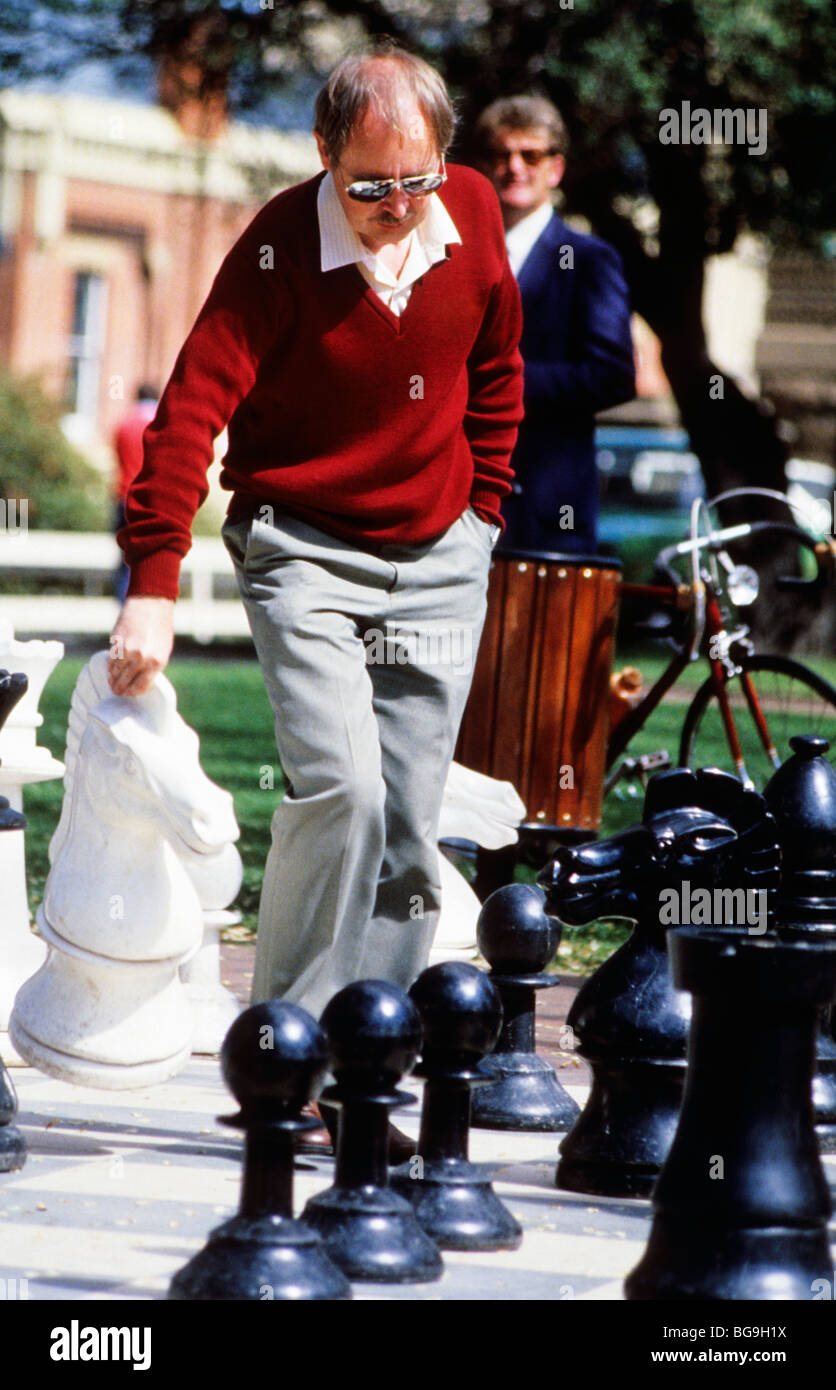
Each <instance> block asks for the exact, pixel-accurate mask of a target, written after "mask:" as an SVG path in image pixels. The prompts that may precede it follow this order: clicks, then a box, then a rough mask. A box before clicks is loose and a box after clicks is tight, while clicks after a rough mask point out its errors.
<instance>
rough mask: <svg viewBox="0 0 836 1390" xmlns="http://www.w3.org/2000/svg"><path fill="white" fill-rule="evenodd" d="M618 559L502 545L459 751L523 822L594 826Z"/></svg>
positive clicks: (587, 834) (581, 829) (583, 834)
mask: <svg viewBox="0 0 836 1390" xmlns="http://www.w3.org/2000/svg"><path fill="white" fill-rule="evenodd" d="M620 584H621V568H620V565H619V563H618V561H617V560H613V559H609V558H606V559H600V558H598V557H590V558H587V557H584V556H579V555H554V554H552V555H540V554H537V553H536V552H533V551H501V552H499V553H497V554H495V555H494V558H493V564H492V567H491V576H490V582H489V586H488V612H487V618H486V621H485V629H484V633H483V635H482V641H481V644H480V647H479V653H478V656H477V659H476V669H475V671H474V676H473V685H472V687H471V691H470V697H469V699H468V703H467V707H466V709H465V713H464V719H463V720H462V726H461V731H460V733H459V741H458V745H457V748H456V759H457V761H458V762H460V763H462V764H463V765H464V766H465V767H472V768H474V769H475V770H476V771H477V772H483V773H486V774H487V775H488V776H490V777H496V778H499V779H500V780H502V781H509V782H512V783H513V784H514V786H515V787H516V789H517V791H518V792H519V794H520V796H521V797H522V799H523V801H524V802H525V805H526V808H527V812H528V814H527V818H526V820H525V822H524V827H525V828H528V829H530V830H535V829H536V830H541V831H545V832H548V831H559V832H561V834H566V832H569V833H570V838H571V837H572V836H571V832H573V831H576V832H578V834H579V837H580V838H583V839H590V838H592V837H594V835H595V834H596V833H597V831H598V828H599V825H600V821H601V806H602V802H603V798H604V771H605V766H606V744H607V736H608V728H609V682H610V672H611V670H612V661H613V647H614V642H615V627H616V620H617V616H618V600H619V593H620Z"/></svg>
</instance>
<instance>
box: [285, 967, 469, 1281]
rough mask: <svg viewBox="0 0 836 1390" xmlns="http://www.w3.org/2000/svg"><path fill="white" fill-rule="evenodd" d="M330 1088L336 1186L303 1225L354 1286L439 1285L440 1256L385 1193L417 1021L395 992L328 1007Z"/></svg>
mask: <svg viewBox="0 0 836 1390" xmlns="http://www.w3.org/2000/svg"><path fill="white" fill-rule="evenodd" d="M322 1026H323V1028H324V1029H325V1031H326V1033H327V1035H328V1041H329V1044H330V1049H331V1055H332V1071H333V1073H334V1077H335V1082H334V1085H333V1086H327V1087H326V1089H325V1090H324V1091H323V1092H322V1098H321V1099H322V1100H323V1101H325V1102H326V1103H327V1104H328V1105H332V1106H335V1107H337V1109H338V1110H339V1112H340V1114H339V1125H338V1132H337V1156H336V1169H335V1174H334V1185H333V1187H329V1188H328V1189H327V1190H326V1191H325V1192H320V1193H318V1194H317V1196H316V1197H312V1198H311V1200H310V1201H309V1202H308V1204H307V1206H306V1207H305V1213H304V1215H305V1220H306V1221H307V1222H308V1223H309V1224H310V1225H312V1226H314V1227H315V1229H316V1230H317V1231H319V1233H320V1235H321V1236H322V1239H323V1241H324V1243H325V1247H326V1249H327V1251H328V1254H329V1255H330V1257H331V1259H332V1260H333V1261H334V1263H335V1264H336V1265H337V1266H338V1267H339V1268H340V1269H341V1270H342V1271H343V1273H344V1274H345V1275H346V1276H347V1277H348V1278H349V1279H352V1280H355V1279H356V1280H363V1281H370V1282H376V1283H390V1284H408V1283H423V1282H426V1281H430V1280H433V1279H439V1278H440V1277H441V1274H442V1272H443V1266H442V1263H441V1256H440V1255H439V1253H438V1248H437V1246H436V1245H434V1244H433V1242H432V1241H431V1240H430V1238H429V1236H428V1235H426V1234H425V1232H424V1231H423V1230H422V1229H421V1227H420V1225H419V1224H418V1220H417V1218H416V1216H415V1213H414V1211H413V1209H412V1206H411V1204H410V1203H409V1202H407V1201H406V1199H405V1198H403V1197H401V1196H399V1195H398V1193H397V1192H394V1191H393V1190H392V1189H391V1187H390V1186H389V1171H388V1145H389V1112H390V1110H392V1109H393V1108H394V1107H395V1106H399V1105H404V1104H410V1103H411V1102H412V1100H413V1097H412V1096H411V1095H409V1093H408V1092H406V1091H399V1090H398V1089H397V1087H398V1082H399V1081H400V1080H401V1077H402V1076H403V1075H404V1073H406V1072H408V1071H409V1070H410V1069H411V1068H412V1067H413V1066H414V1064H415V1059H416V1058H417V1056H418V1050H419V1048H420V1046H421V1019H420V1017H419V1014H418V1010H417V1009H416V1008H415V1005H414V1004H413V1003H412V1001H411V999H410V998H409V996H408V995H407V994H405V993H404V992H403V990H401V989H398V988H397V986H395V985H390V984H387V983H386V982H385V981H383V980H358V981H357V982H356V983H355V984H351V985H346V987H345V989H341V990H340V991H339V993H338V994H335V995H334V998H333V999H332V1000H331V1001H330V1003H329V1004H328V1005H327V1007H326V1009H325V1011H324V1013H323V1015H322Z"/></svg>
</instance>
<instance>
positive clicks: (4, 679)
mask: <svg viewBox="0 0 836 1390" xmlns="http://www.w3.org/2000/svg"><path fill="white" fill-rule="evenodd" d="M28 688H29V677H28V676H27V675H25V674H24V672H23V671H13V672H9V671H0V729H2V727H3V725H4V724H5V722H6V720H7V719H8V717H9V715H10V714H11V712H12V710H13V709H14V707H15V705H16V704H17V703H18V702H19V701H20V700H22V699H23V697H24V695H25V694H26V691H27V690H28Z"/></svg>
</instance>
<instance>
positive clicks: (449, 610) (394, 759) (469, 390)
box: [110, 49, 522, 1014]
mask: <svg viewBox="0 0 836 1390" xmlns="http://www.w3.org/2000/svg"><path fill="white" fill-rule="evenodd" d="M315 133H316V139H317V143H318V146H319V151H320V155H321V159H322V163H323V167H324V170H325V172H324V174H321V175H319V176H318V177H317V178H315V179H312V180H310V181H309V182H307V183H304V184H301V185H298V186H297V187H294V188H291V189H288V190H286V191H285V192H283V193H280V194H279V195H278V196H277V197H276V198H274V199H273V200H272V201H271V202H270V203H268V204H267V206H266V207H265V208H264V209H262V211H261V212H260V213H259V214H258V216H257V217H256V218H255V220H254V221H253V222H252V223H251V225H250V227H249V228H248V229H247V231H245V232H244V234H243V236H242V237H241V238H240V240H239V241H238V243H237V244H236V245H235V246H234V247H233V249H232V251H231V252H230V253H229V255H228V256H227V258H226V260H225V261H224V263H223V265H222V266H221V269H220V271H219V273H218V276H217V278H216V280H215V283H214V285H213V287H212V290H211V293H210V295H209V298H208V299H207V301H206V304H205V305H204V307H203V309H202V310H201V313H200V315H199V317H198V320H197V322H196V324H195V326H194V328H193V329H192V332H191V334H190V335H189V338H188V339H187V341H186V343H185V345H184V347H183V349H182V351H181V353H180V356H179V357H178V360H177V363H176V365H175V368H174V371H173V373H172V376H171V380H170V381H169V383H168V386H167V387H166V390H165V392H164V394H163V397H162V399H161V402H160V406H159V409H158V411H157V415H156V418H155V420H154V422H153V423H152V425H151V426H150V427H149V428H148V430H147V431H146V434H145V459H144V466H143V470H142V473H141V474H140V476H139V478H138V479H137V481H136V483H135V484H134V486H133V488H132V490H131V494H130V497H129V500H128V508H127V516H128V519H127V525H126V527H125V528H124V530H123V531H122V532H121V533H120V540H121V544H122V546H123V549H124V551H125V556H126V559H127V561H128V563H129V565H130V569H131V580H130V586H129V589H128V597H127V599H126V602H125V605H124V608H123V610H122V613H121V616H120V618H119V621H118V623H117V625H116V627H115V629H114V633H113V638H112V639H111V646H112V659H111V663H110V680H111V685H112V688H113V690H114V691H115V692H116V693H117V694H127V695H130V694H135V693H139V692H141V691H143V690H145V689H147V688H148V686H149V685H150V684H151V682H152V681H153V679H154V676H155V674H156V672H157V671H159V670H161V669H162V668H163V666H164V665H165V663H166V661H167V660H168V657H169V655H170V652H171V647H172V640H173V637H172V633H173V627H172V608H173V602H174V599H175V597H176V594H177V577H178V571H179V565H180V560H181V558H182V556H183V555H184V554H185V553H186V551H187V550H188V547H189V544H190V527H191V522H192V519H193V516H194V513H195V511H196V509H197V507H198V506H199V504H200V502H201V501H202V499H203V497H204V496H205V491H206V471H207V466H208V464H209V462H210V460H211V456H212V442H213V440H214V438H215V437H216V435H217V434H219V433H220V431H221V430H222V429H223V427H224V426H225V425H228V430H229V450H228V453H227V455H226V458H225V460H224V471H223V473H222V482H223V483H224V485H225V486H226V487H228V488H229V489H230V490H231V491H232V494H233V496H232V501H231V504H230V509H229V514H228V519H227V522H226V525H225V527H224V537H225V540H226V543H227V545H228V547H229V549H230V552H231V554H232V556H233V559H234V561H235V564H236V570H237V574H238V580H239V586H240V589H241V594H242V597H243V600H244V603H245V605H246V608H247V612H248V617H249V621H250V626H251V629H252V632H253V638H254V641H255V645H256V650H257V653H258V657H259V661H260V664H261V667H262V671H263V673H264V678H265V683H266V686H267V691H268V694H269V696H270V699H271V703H272V705H273V708H274V711H275V715H276V737H277V743H278V748H279V755H280V759H281V763H282V767H283V769H284V772H285V775H286V777H287V780H288V783H289V787H288V791H287V793H286V795H285V797H284V799H283V801H282V803H281V805H280V807H279V809H278V811H277V813H276V816H275V818H274V824H273V844H272V849H271V852H270V855H269V857H268V862H267V866H266V869H265V877H264V885H263V890H262V899H261V910H260V918H259V930H258V941H257V950H256V970H255V980H254V986H253V999H254V1001H259V1000H262V999H266V998H270V997H275V996H279V997H283V998H286V999H290V1000H292V1001H294V1002H297V1003H301V1004H303V1005H304V1006H305V1007H307V1008H309V1009H311V1010H312V1012H314V1013H317V1014H318V1013H319V1012H320V1011H321V1009H322V1008H323V1006H324V1005H325V1004H326V1002H327V1001H328V999H329V998H330V997H331V995H332V994H333V993H334V991H335V990H337V989H339V988H341V987H342V986H343V985H345V984H346V983H348V982H349V981H351V980H354V979H361V978H365V977H369V976H374V977H377V978H384V979H388V980H391V981H392V982H394V983H397V984H399V985H401V986H403V987H407V986H408V985H409V984H410V983H411V981H412V980H413V979H414V978H415V975H416V974H417V973H418V972H419V971H420V970H421V969H422V968H423V966H424V964H425V963H426V957H427V953H428V951H429V947H430V944H431V941H432V937H433V933H434V931H435V926H436V922H437V916H438V906H439V884H438V879H437V866H436V838H437V836H436V832H437V822H438V814H439V808H440V801H441V795H442V791H443V787H444V782H445V778H446V774H447V769H448V766H449V763H450V759H451V757H452V752H453V748H454V745H455V740H456V735H457V731H458V726H459V722H460V719H461V714H462V710H463V707H464V703H465V700H466V697H467V692H468V689H469V685H470V678H471V674H472V665H473V659H474V658H475V652H476V647H477V645H478V640H479V636H480V634H481V628H482V622H483V618H484V608H485V591H486V585H487V575H488V568H489V561H490V553H491V545H492V541H493V540H495V539H496V535H498V533H499V505H500V499H501V498H502V496H503V495H504V494H505V493H507V492H508V491H509V488H510V478H511V470H510V467H509V462H508V460H509V456H510V453H511V450H512V448H513V444H514V440H515V436H516V429H517V425H518V423H519V420H520V418H521V414H522V367H521V360H520V357H519V353H518V350H517V343H518V339H519V334H520V327H521V314H520V306H519V295H518V292H517V288H516V283H515V281H514V277H513V275H512V274H511V271H510V269H509V267H508V262H507V258H506V254H505V244H504V237H503V228H502V221H501V217H500V213H499V207H498V203H497V200H496V195H495V194H494V192H493V189H492V188H491V187H490V185H489V183H488V182H487V180H486V179H484V178H483V177H482V176H481V175H480V174H478V173H476V172H475V171H473V170H470V169H466V168H463V167H451V168H449V169H448V168H446V167H445V161H444V155H445V151H446V149H447V147H448V145H449V143H450V140H451V138H452V133H453V114H452V110H451V107H450V103H449V99H448V97H447V93H446V91H445V88H444V84H443V83H442V81H441V78H440V77H439V76H438V74H437V73H436V72H435V71H434V70H433V69H432V68H430V67H429V66H428V65H427V64H425V63H423V62H421V61H420V60H418V59H416V58H413V57H412V56H411V55H408V54H406V53H404V52H402V51H400V50H397V49H388V50H384V51H382V52H381V51H376V52H372V53H371V54H366V55H364V56H361V57H356V58H350V59H346V60H344V61H343V62H342V63H341V64H340V65H339V67H338V68H337V69H336V70H335V71H334V73H333V74H332V76H331V78H330V80H329V82H328V83H327V85H326V87H325V88H324V89H323V91H322V92H321V93H320V96H319V98H318V100H317V108H316V132H315Z"/></svg>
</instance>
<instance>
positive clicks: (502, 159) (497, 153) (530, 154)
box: [488, 149, 560, 169]
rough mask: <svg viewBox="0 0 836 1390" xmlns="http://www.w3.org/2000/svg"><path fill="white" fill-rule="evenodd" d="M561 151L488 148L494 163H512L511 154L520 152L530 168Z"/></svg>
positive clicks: (520, 155) (489, 155) (489, 156)
mask: <svg viewBox="0 0 836 1390" xmlns="http://www.w3.org/2000/svg"><path fill="white" fill-rule="evenodd" d="M559 153H560V151H559V150H532V149H526V150H488V158H489V159H490V160H491V162H492V163H493V164H510V163H511V156H512V155H515V154H518V155H519V157H520V159H521V160H522V161H523V163H524V164H527V165H528V167H529V168H530V169H535V168H536V167H537V165H538V164H542V163H543V160H544V159H551V158H553V156H554V155H556V154H559Z"/></svg>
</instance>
